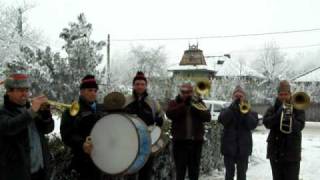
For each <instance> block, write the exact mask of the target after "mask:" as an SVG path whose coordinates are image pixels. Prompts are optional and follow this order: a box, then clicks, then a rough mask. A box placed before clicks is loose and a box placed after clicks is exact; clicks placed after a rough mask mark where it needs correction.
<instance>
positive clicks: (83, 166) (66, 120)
mask: <svg viewBox="0 0 320 180" xmlns="http://www.w3.org/2000/svg"><path fill="white" fill-rule="evenodd" d="M78 103H79V105H80V111H79V113H78V114H77V115H76V116H74V117H72V116H70V114H69V110H66V111H65V112H64V113H63V115H62V121H61V126H60V133H61V138H62V141H63V142H64V144H65V145H67V146H69V147H70V148H71V151H72V153H73V159H72V162H71V166H72V168H74V169H76V170H77V171H78V172H79V173H81V172H82V171H83V170H89V169H95V166H94V164H93V162H92V160H91V158H90V156H89V155H88V154H86V153H85V152H84V151H83V148H82V146H83V143H84V142H85V140H86V137H87V136H89V135H90V132H91V130H92V128H93V126H94V125H95V123H96V122H97V121H98V120H99V119H101V118H102V117H103V115H104V113H103V106H102V105H99V104H97V106H96V109H92V108H91V106H90V105H89V103H88V102H87V101H86V100H85V99H84V98H82V97H80V98H79V101H78Z"/></svg>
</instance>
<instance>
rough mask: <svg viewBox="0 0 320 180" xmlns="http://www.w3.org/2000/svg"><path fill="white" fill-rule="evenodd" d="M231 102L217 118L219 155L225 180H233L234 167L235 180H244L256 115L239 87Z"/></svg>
mask: <svg viewBox="0 0 320 180" xmlns="http://www.w3.org/2000/svg"><path fill="white" fill-rule="evenodd" d="M232 100H233V102H232V104H231V105H230V106H229V107H228V108H226V109H225V110H223V111H222V112H221V113H220V115H219V117H218V122H219V123H221V124H222V125H223V135H222V138H221V153H222V155H223V156H224V165H225V168H226V174H225V180H233V178H234V173H235V166H236V168H237V180H245V179H246V172H247V169H248V157H249V156H250V155H251V153H252V133H251V130H253V129H255V128H256V127H257V125H258V114H257V113H256V112H253V111H252V110H251V109H250V105H249V104H247V103H245V102H246V96H245V92H244V90H243V89H242V88H241V86H237V87H236V88H235V90H234V92H233V95H232Z"/></svg>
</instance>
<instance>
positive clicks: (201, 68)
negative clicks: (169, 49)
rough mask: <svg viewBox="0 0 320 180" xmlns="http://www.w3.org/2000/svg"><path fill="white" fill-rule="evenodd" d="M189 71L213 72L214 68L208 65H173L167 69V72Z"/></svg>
mask: <svg viewBox="0 0 320 180" xmlns="http://www.w3.org/2000/svg"><path fill="white" fill-rule="evenodd" d="M189 70H199V71H213V72H214V71H215V70H214V68H212V67H209V66H208V65H174V66H171V67H169V68H168V71H189Z"/></svg>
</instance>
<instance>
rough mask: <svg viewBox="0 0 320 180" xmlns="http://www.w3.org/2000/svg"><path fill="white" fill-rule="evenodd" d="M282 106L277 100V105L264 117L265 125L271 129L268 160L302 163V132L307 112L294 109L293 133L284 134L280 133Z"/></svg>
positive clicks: (269, 109) (270, 108) (268, 140)
mask: <svg viewBox="0 0 320 180" xmlns="http://www.w3.org/2000/svg"><path fill="white" fill-rule="evenodd" d="M281 105H282V104H281V102H280V101H279V100H278V99H277V100H276V103H275V105H274V106H271V107H269V108H268V110H267V112H266V113H265V115H264V117H263V124H264V125H265V127H266V128H268V129H270V133H269V136H268V139H267V142H268V148H267V158H269V159H272V160H276V161H300V160H301V131H302V129H303V128H304V126H305V112H304V111H303V110H297V109H293V116H292V121H293V123H292V133H291V134H284V133H282V132H281V131H280V119H281V112H282V106H281Z"/></svg>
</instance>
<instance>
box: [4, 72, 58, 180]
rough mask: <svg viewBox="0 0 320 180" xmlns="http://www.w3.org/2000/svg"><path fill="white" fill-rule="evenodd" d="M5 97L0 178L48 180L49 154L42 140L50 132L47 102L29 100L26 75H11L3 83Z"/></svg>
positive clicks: (50, 121) (51, 122) (40, 98)
mask: <svg viewBox="0 0 320 180" xmlns="http://www.w3.org/2000/svg"><path fill="white" fill-rule="evenodd" d="M4 85H5V88H6V94H5V95H4V105H3V107H2V108H1V109H0V179H3V180H48V179H49V178H50V177H49V174H48V173H47V172H48V171H47V168H48V159H49V151H48V147H47V144H46V141H45V138H44V135H45V134H48V133H50V132H51V131H53V128H54V122H53V119H52V115H51V112H50V110H49V109H42V108H41V107H42V106H43V104H45V103H46V102H47V101H48V99H47V98H46V97H45V96H38V97H35V98H32V100H31V103H30V102H29V88H30V82H29V79H28V76H27V75H25V74H12V75H11V76H10V77H8V78H7V79H6V80H5V81H4Z"/></svg>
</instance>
